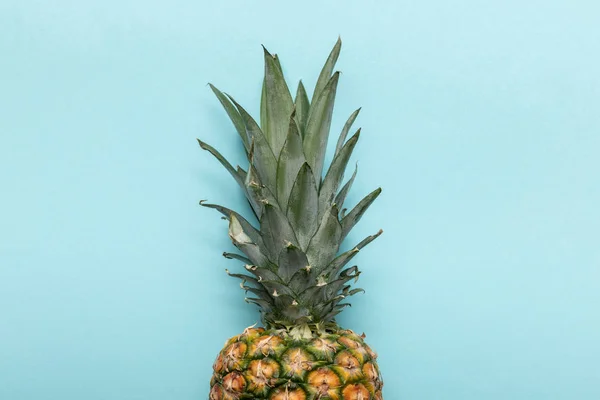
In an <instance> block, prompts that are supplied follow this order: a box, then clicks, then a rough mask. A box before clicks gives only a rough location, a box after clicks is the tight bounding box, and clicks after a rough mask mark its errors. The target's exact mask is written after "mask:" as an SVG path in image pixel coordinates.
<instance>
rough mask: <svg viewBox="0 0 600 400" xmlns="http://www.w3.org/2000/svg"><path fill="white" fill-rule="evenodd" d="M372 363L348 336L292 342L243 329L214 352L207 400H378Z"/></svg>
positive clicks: (359, 339)
mask: <svg viewBox="0 0 600 400" xmlns="http://www.w3.org/2000/svg"><path fill="white" fill-rule="evenodd" d="M376 359H377V354H376V353H375V352H374V351H373V350H371V348H370V347H369V346H368V345H367V344H366V343H365V342H364V335H362V336H359V335H357V334H356V333H354V332H353V331H351V330H343V329H340V330H337V331H334V332H328V333H322V334H316V333H315V334H313V335H312V337H307V338H294V337H292V336H291V335H289V334H287V333H286V332H285V331H284V330H265V329H264V328H247V329H246V330H245V331H244V332H243V333H242V334H240V335H237V336H234V337H232V338H231V339H229V340H228V341H227V342H226V343H225V347H224V348H223V349H222V350H221V352H219V354H218V356H217V358H216V360H215V362H214V364H213V376H212V379H211V381H210V386H211V389H210V395H209V400H237V399H256V400H262V399H264V400H267V399H268V400H317V399H323V400H324V399H331V400H382V399H383V395H382V387H383V380H382V379H381V376H380V372H379V367H378V365H377V361H376Z"/></svg>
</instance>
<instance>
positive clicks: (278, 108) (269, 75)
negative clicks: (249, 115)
mask: <svg viewBox="0 0 600 400" xmlns="http://www.w3.org/2000/svg"><path fill="white" fill-rule="evenodd" d="M263 49H264V53H265V78H264V84H263V92H262V98H261V120H260V123H261V126H262V130H263V132H264V134H265V136H266V138H267V140H268V142H269V144H270V145H271V149H273V153H274V154H275V157H277V156H278V155H279V153H280V151H281V148H282V147H283V143H284V142H285V139H286V136H287V131H288V127H289V124H288V121H289V118H290V116H291V114H292V109H293V108H294V102H293V100H292V95H291V94H290V90H289V89H288V86H287V84H286V82H285V79H284V77H283V73H282V71H281V66H280V65H279V64H278V59H277V55H275V54H273V55H271V54H270V53H269V52H268V51H267V49H265V48H264V47H263Z"/></svg>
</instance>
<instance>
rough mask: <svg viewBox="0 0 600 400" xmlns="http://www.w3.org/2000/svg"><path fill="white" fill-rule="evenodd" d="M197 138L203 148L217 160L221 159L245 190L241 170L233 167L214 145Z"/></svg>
mask: <svg viewBox="0 0 600 400" xmlns="http://www.w3.org/2000/svg"><path fill="white" fill-rule="evenodd" d="M196 140H197V141H198V144H199V145H200V147H201V148H202V150H206V151H208V152H209V153H210V154H212V155H213V156H214V157H215V158H216V159H217V160H219V162H220V163H221V164H222V165H223V166H224V167H225V169H226V170H227V171H228V172H229V173H230V174H231V176H233V179H235V181H236V182H237V183H238V185H240V186H241V187H242V189H244V191H245V186H244V179H243V178H242V176H241V175H240V173H239V171H237V170H236V169H235V168H233V166H232V165H231V164H230V163H229V161H227V160H226V159H225V157H223V156H222V155H221V153H219V152H218V151H217V150H216V149H215V148H214V147H212V146H210V145H208V144H206V143H204V142H203V141H202V140H200V139H196Z"/></svg>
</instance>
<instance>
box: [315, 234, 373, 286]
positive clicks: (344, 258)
mask: <svg viewBox="0 0 600 400" xmlns="http://www.w3.org/2000/svg"><path fill="white" fill-rule="evenodd" d="M382 233H383V231H382V230H379V232H377V233H376V234H374V235H370V236H367V237H366V238H364V239H363V240H362V241H361V242H360V243H358V244H357V245H356V246H354V247H353V248H352V249H351V250H348V251H346V252H344V253H342V254H340V255H339V256H337V257H336V258H335V259H334V260H333V261H332V262H331V263H330V264H329V265H328V266H327V268H325V269H324V270H323V271H322V273H323V274H325V275H327V276H328V277H329V278H330V279H332V277H335V276H337V274H338V273H339V272H340V270H341V269H342V268H343V267H344V265H346V264H347V263H348V262H349V261H350V260H352V259H353V258H354V256H356V255H357V254H358V252H359V251H360V250H361V249H362V248H363V247H365V246H366V245H368V244H369V243H371V242H372V241H373V240H375V239H377V238H378V237H379V235H381V234H382Z"/></svg>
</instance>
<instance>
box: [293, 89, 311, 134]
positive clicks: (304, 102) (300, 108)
mask: <svg viewBox="0 0 600 400" xmlns="http://www.w3.org/2000/svg"><path fill="white" fill-rule="evenodd" d="M294 105H295V108H296V121H297V122H298V127H299V128H300V134H301V135H302V136H304V132H305V131H306V122H307V120H308V113H309V111H310V103H309V102H308V95H307V94H306V89H305V88H304V84H303V83H302V81H300V82H299V83H298V90H297V91H296V100H295V101H294Z"/></svg>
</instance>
